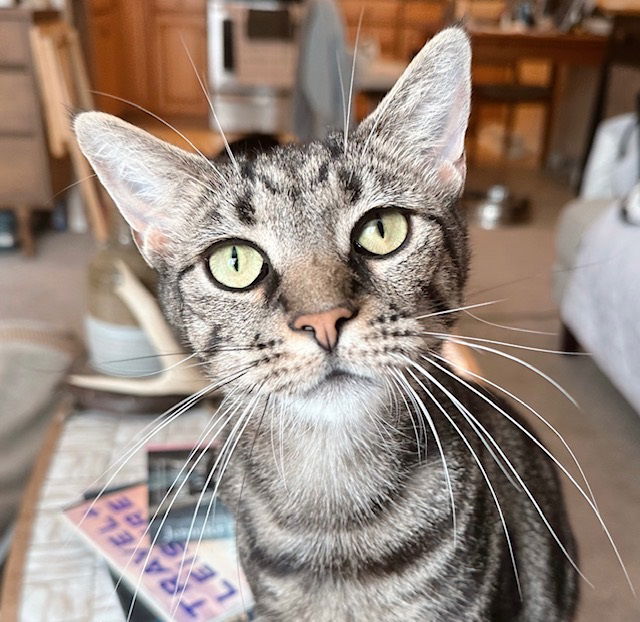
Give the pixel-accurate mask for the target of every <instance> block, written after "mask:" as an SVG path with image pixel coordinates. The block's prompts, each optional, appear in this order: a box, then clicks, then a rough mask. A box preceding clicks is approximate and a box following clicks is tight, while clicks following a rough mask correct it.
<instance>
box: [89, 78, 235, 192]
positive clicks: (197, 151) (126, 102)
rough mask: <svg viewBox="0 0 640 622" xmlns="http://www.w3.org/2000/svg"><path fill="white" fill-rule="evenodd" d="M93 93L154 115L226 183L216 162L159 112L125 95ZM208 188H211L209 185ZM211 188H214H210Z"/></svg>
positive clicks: (151, 115)
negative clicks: (154, 111) (158, 113)
mask: <svg viewBox="0 0 640 622" xmlns="http://www.w3.org/2000/svg"><path fill="white" fill-rule="evenodd" d="M90 92H91V93H93V94H94V95H102V96H103V97H110V98H111V99H115V100H117V101H120V102H122V103H123V104H129V106H133V107H134V108H137V109H138V110H140V111H141V112H144V113H146V114H148V115H149V116H150V117H153V118H154V119H155V120H156V121H159V122H160V123H162V124H163V125H164V126H166V127H168V128H169V129H170V130H172V131H174V132H175V133H176V134H177V135H178V136H180V138H182V140H184V141H185V142H186V143H187V144H188V145H189V146H190V147H191V148H192V149H193V150H194V151H195V152H196V153H197V154H198V155H199V156H201V157H202V159H203V160H204V161H205V162H206V163H207V165H208V166H209V167H210V168H211V169H213V171H214V172H215V173H216V175H218V177H219V178H220V180H221V181H222V182H225V183H226V180H225V178H224V177H223V176H222V173H220V171H219V170H218V169H217V168H216V166H215V164H214V163H213V162H212V161H211V160H210V159H209V158H207V157H206V156H205V155H204V154H203V153H202V151H200V149H198V148H197V147H196V146H195V145H194V144H193V141H191V140H189V139H188V138H187V137H186V136H185V135H184V134H183V133H182V132H181V131H180V130H178V129H177V128H175V127H174V126H173V125H171V123H169V122H168V121H165V120H164V119H163V118H162V117H159V116H158V115H157V114H155V113H153V112H151V110H147V108H145V107H144V106H140V105H139V104H136V103H135V102H132V101H131V100H129V99H125V98H124V97H118V96H117V95H111V94H109V93H104V92H103V91H93V90H92V91H90ZM207 188H209V187H208V186H207ZM209 189H210V190H212V188H209Z"/></svg>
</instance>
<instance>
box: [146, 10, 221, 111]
mask: <svg viewBox="0 0 640 622" xmlns="http://www.w3.org/2000/svg"><path fill="white" fill-rule="evenodd" d="M154 22H155V23H154V28H153V34H152V38H153V42H152V55H153V61H152V62H151V65H152V68H151V69H152V71H153V73H154V82H155V93H156V108H157V111H158V114H160V115H186V116H189V115H193V116H206V114H207V109H208V108H207V100H206V97H205V95H204V93H203V92H202V88H201V87H200V84H199V83H198V78H197V76H196V71H197V72H198V74H199V75H200V78H201V79H202V81H203V83H204V84H205V85H206V66H207V33H206V21H205V16H204V13H203V14H186V13H183V14H178V13H171V14H165V13H157V14H156V16H155V20H154ZM183 42H184V43H183ZM185 48H186V49H185ZM187 50H188V53H189V54H190V55H191V58H192V59H193V63H194V65H195V69H194V68H193V67H192V65H191V62H190V61H189V56H188V54H187Z"/></svg>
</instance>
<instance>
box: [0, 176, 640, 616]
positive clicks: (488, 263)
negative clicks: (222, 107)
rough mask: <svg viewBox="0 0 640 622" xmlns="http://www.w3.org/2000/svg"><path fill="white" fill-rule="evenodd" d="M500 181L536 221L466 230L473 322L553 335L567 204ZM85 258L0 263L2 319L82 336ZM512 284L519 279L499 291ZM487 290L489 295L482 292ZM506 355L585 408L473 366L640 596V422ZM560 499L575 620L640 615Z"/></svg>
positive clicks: (565, 376) (553, 188)
mask: <svg viewBox="0 0 640 622" xmlns="http://www.w3.org/2000/svg"><path fill="white" fill-rule="evenodd" d="M501 179H507V180H508V182H509V184H510V186H511V187H512V189H513V190H514V191H517V192H523V193H526V194H528V195H529V196H530V197H531V199H532V200H533V204H534V220H533V222H532V223H530V224H528V225H526V226H522V227H517V228H511V229H501V230H498V231H481V230H473V232H472V240H473V246H474V264H473V265H474V268H473V274H472V277H471V283H470V288H469V293H470V296H469V298H470V302H481V301H485V300H493V299H496V298H505V297H506V298H507V300H506V301H505V302H503V303H500V304H499V305H498V304H497V305H495V306H492V307H486V308H485V309H481V310H479V311H478V314H479V315H482V317H484V318H486V319H488V320H491V321H495V322H500V323H503V324H510V325H513V326H520V327H525V328H530V329H535V330H543V331H556V330H557V328H558V320H557V313H556V308H555V303H554V301H553V300H552V298H551V287H550V279H551V275H550V270H551V263H552V257H553V225H554V221H555V216H556V214H557V212H558V210H559V208H560V206H561V205H562V204H563V203H564V202H565V201H566V200H568V199H569V198H570V195H569V193H568V192H567V190H566V189H565V188H564V187H562V186H560V185H557V184H554V183H553V182H552V181H551V180H549V179H547V178H545V177H543V176H541V175H540V174H538V173H535V172H532V171H517V170H510V171H507V172H504V171H495V170H494V171H473V172H472V174H471V175H470V184H471V186H472V187H474V188H481V187H486V186H487V185H488V184H489V183H491V182H494V181H497V180H501ZM90 250H91V245H90V243H89V241H88V240H87V239H86V238H84V237H82V236H74V235H71V234H50V235H48V236H45V238H44V239H42V240H41V241H40V245H39V254H38V257H37V258H36V259H35V260H30V261H28V260H23V259H22V258H21V257H19V256H18V255H15V254H14V255H0V291H2V292H3V294H2V295H0V318H3V317H20V316H22V317H30V318H40V319H46V320H48V321H50V322H54V323H57V324H59V325H62V326H67V327H72V328H75V329H79V328H80V327H81V319H82V304H83V299H84V265H85V262H86V260H87V257H88V255H89V253H90ZM512 281H517V282H515V283H512V284H511V285H505V283H510V282H512ZM489 288H490V291H482V290H488V289H489ZM6 292H9V296H7V295H6ZM474 292H476V293H475V295H474ZM459 333H460V334H461V335H472V336H473V335H475V336H481V337H487V338H492V339H499V340H503V341H510V340H513V341H517V342H519V343H522V344H528V345H533V346H538V347H547V348H548V347H555V346H556V345H557V340H556V339H555V338H554V337H552V336H537V335H527V334H524V333H517V332H513V331H509V330H503V329H498V328H493V327H489V326H486V325H484V324H481V323H480V322H478V321H476V320H473V319H471V318H468V319H465V320H464V321H463V322H462V323H461V325H460V327H459ZM509 352H511V353H513V354H516V355H518V356H522V357H523V358H524V359H525V360H527V361H529V362H531V363H533V364H535V365H536V366H538V367H540V369H542V370H543V371H544V372H545V373H547V374H549V375H551V376H553V377H554V378H555V379H556V380H557V381H558V382H559V383H560V384H562V385H563V386H564V387H565V388H566V389H567V390H568V391H569V392H570V393H571V394H573V395H574V396H575V397H576V399H577V400H578V401H579V402H580V403H581V405H582V410H576V409H575V408H574V407H573V406H572V405H571V404H570V403H569V402H568V401H567V400H566V399H565V398H564V397H563V396H562V395H561V394H560V393H559V392H558V391H557V390H556V389H554V388H553V387H551V386H550V385H548V384H547V383H545V382H544V381H543V380H541V379H540V378H538V377H537V376H536V375H535V374H532V373H531V372H530V371H528V370H526V369H524V368H523V367H521V366H519V365H517V364H515V363H513V362H510V361H506V360H501V359H500V358H498V357H495V356H493V355H485V356H481V357H479V358H480V363H481V365H482V368H483V370H484V373H485V374H486V375H487V376H488V377H489V378H490V379H492V380H493V381H494V382H497V383H499V384H502V385H504V386H505V387H507V388H508V389H509V390H510V391H512V392H514V393H516V394H517V395H519V396H520V397H521V398H522V399H524V400H526V401H527V402H529V403H530V404H531V405H532V406H533V407H534V408H536V409H537V410H538V411H539V412H540V413H541V414H543V415H544V416H545V417H547V418H548V420H549V421H550V422H551V423H552V424H553V425H554V426H556V427H557V429H558V430H559V431H560V432H561V433H562V434H563V436H564V437H565V439H566V440H567V442H568V443H569V444H570V445H571V446H572V447H573V448H574V450H575V453H576V454H577V455H578V457H579V458H580V460H581V462H582V464H583V467H584V469H585V471H586V472H587V474H588V476H589V477H590V481H591V484H592V487H593V489H594V492H595V494H596V497H597V500H598V503H599V506H600V509H601V512H602V515H603V517H604V518H605V520H606V522H607V524H608V525H609V527H610V529H611V532H612V534H613V535H614V538H615V539H616V542H617V543H618V545H619V548H620V551H621V553H622V555H623V557H624V559H625V561H626V563H627V566H628V568H629V571H630V573H631V576H632V578H633V580H634V582H635V584H636V585H637V586H638V587H639V588H640V537H639V535H640V531H639V527H638V525H639V524H640V416H639V415H638V414H636V413H634V412H633V411H632V410H631V408H630V407H629V406H628V404H627V403H626V402H625V401H624V400H623V399H622V397H621V396H620V395H619V394H618V393H617V392H616V391H615V389H614V388H613V387H612V386H611V384H610V383H609V381H608V380H607V379H606V378H605V377H604V376H603V375H602V374H601V373H600V372H599V370H598V369H597V368H596V367H595V366H594V365H593V363H592V362H591V361H590V360H589V359H588V358H584V357H564V356H557V355H550V354H539V353H533V352H527V351H518V350H509ZM534 425H535V427H536V428H537V429H538V430H540V431H541V434H542V436H543V437H544V438H545V440H547V443H548V445H549V447H550V448H551V449H552V450H553V451H554V453H556V454H557V456H558V458H559V459H561V460H562V462H563V463H564V464H565V465H567V468H569V470H570V471H572V472H575V468H571V463H570V459H569V457H568V456H567V454H566V452H564V451H563V449H562V447H561V445H560V443H559V442H558V441H557V440H556V439H554V438H553V436H552V435H550V434H549V433H548V431H546V430H545V429H544V428H543V427H542V426H540V425H539V424H536V423H535V422H534ZM567 494H568V499H569V505H570V512H571V517H572V520H573V523H574V527H575V530H576V533H577V535H578V540H579V543H580V549H581V560H582V561H581V565H582V567H583V570H584V573H585V574H586V575H587V576H588V577H589V579H590V580H591V581H592V582H593V583H594V585H595V589H594V590H590V589H589V587H588V586H586V585H584V586H583V598H582V602H581V606H580V614H579V617H578V620H579V622H601V621H602V620H611V621H612V622H613V621H615V622H632V621H634V622H635V621H637V620H640V606H639V605H638V602H637V601H634V599H633V597H632V596H631V594H630V592H629V589H628V588H627V587H626V584H625V582H624V577H623V575H622V573H621V571H620V569H619V566H618V564H617V562H616V560H615V557H614V555H613V553H612V551H611V547H610V546H609V545H608V543H607V542H606V540H605V539H604V537H603V535H602V531H601V529H600V528H599V527H598V525H597V523H596V521H595V519H594V518H593V514H592V512H591V511H590V510H589V508H588V507H587V505H586V504H585V503H584V502H582V501H580V499H579V497H578V495H577V494H576V493H574V492H573V491H572V490H571V487H570V486H567Z"/></svg>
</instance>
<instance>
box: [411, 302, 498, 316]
mask: <svg viewBox="0 0 640 622" xmlns="http://www.w3.org/2000/svg"><path fill="white" fill-rule="evenodd" d="M505 300H507V299H506V298H499V299H498V300H490V301H489V302H479V303H476V304H474V305H465V306H464V307H456V308H455V309H447V310H446V311H436V312H434V313H428V314H427V315H419V316H417V317H414V318H413V319H414V320H424V319H426V318H429V317H437V316H439V315H448V314H449V313H458V311H466V310H467V309H477V308H478V307H487V306H489V305H495V304H498V303H499V302H504V301H505Z"/></svg>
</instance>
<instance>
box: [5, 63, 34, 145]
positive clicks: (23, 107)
mask: <svg viewBox="0 0 640 622" xmlns="http://www.w3.org/2000/svg"><path fill="white" fill-rule="evenodd" d="M0 93H3V96H2V97H0V135H1V134H3V133H7V134H31V133H33V132H34V131H35V130H36V129H37V124H38V123H39V122H40V121H39V119H40V117H39V114H40V113H39V110H38V105H37V102H36V92H35V86H34V84H33V80H32V79H31V76H29V75H27V74H26V73H22V72H21V71H12V70H8V69H4V70H3V69H2V68H1V67H0Z"/></svg>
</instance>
